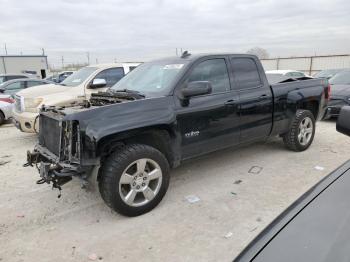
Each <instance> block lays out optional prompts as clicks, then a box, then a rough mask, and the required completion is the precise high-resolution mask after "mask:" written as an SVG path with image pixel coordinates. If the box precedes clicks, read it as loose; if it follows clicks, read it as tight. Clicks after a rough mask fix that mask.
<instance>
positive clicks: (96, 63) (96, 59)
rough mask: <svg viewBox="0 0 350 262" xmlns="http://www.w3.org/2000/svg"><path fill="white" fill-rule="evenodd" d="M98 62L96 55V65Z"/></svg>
mask: <svg viewBox="0 0 350 262" xmlns="http://www.w3.org/2000/svg"><path fill="white" fill-rule="evenodd" d="M97 64H98V59H97V57H96V65H97Z"/></svg>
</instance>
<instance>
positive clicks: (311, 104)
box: [299, 101, 319, 120]
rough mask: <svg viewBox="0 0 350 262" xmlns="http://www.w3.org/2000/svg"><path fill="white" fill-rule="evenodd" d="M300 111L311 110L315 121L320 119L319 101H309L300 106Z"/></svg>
mask: <svg viewBox="0 0 350 262" xmlns="http://www.w3.org/2000/svg"><path fill="white" fill-rule="evenodd" d="M299 109H305V110H309V111H310V112H311V113H312V114H313V115H314V118H315V120H317V117H318V111H319V104H318V102H317V101H307V102H304V103H302V104H301V105H300V107H299Z"/></svg>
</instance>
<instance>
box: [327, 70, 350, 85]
mask: <svg viewBox="0 0 350 262" xmlns="http://www.w3.org/2000/svg"><path fill="white" fill-rule="evenodd" d="M329 83H330V84H331V85H350V71H343V72H340V73H338V74H336V75H335V76H333V77H332V78H331V79H329Z"/></svg>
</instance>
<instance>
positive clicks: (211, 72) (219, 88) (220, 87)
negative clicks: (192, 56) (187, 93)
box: [188, 58, 230, 93]
mask: <svg viewBox="0 0 350 262" xmlns="http://www.w3.org/2000/svg"><path fill="white" fill-rule="evenodd" d="M194 81H208V82H210V83H211V85H212V88H213V91H212V93H220V92H225V91H228V90H230V79H229V76H228V71H227V66H226V62H225V59H223V58H217V59H210V60H206V61H204V62H201V63H200V64H198V65H196V66H195V68H194V69H193V70H192V72H191V74H190V76H189V79H188V82H194Z"/></svg>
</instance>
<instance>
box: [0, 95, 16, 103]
mask: <svg viewBox="0 0 350 262" xmlns="http://www.w3.org/2000/svg"><path fill="white" fill-rule="evenodd" d="M0 102H6V103H10V104H13V103H14V102H15V100H13V99H12V98H11V97H4V98H1V97H0Z"/></svg>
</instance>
